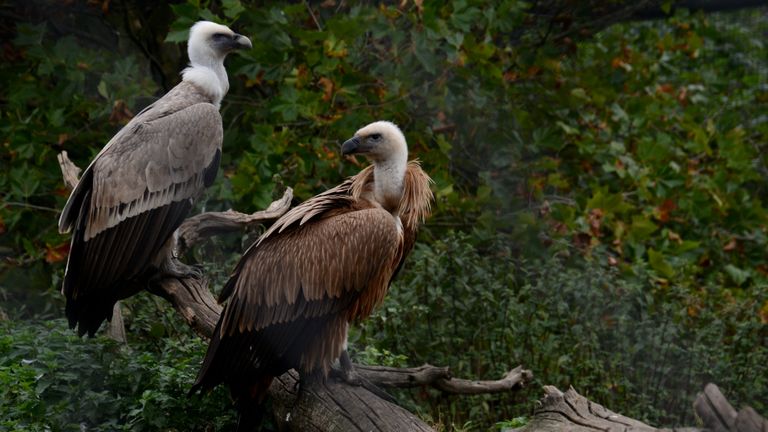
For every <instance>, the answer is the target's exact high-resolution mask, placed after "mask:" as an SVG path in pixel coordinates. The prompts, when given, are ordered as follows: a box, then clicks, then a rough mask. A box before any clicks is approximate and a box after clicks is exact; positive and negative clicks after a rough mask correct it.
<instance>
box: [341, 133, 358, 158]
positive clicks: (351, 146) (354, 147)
mask: <svg viewBox="0 0 768 432" xmlns="http://www.w3.org/2000/svg"><path fill="white" fill-rule="evenodd" d="M359 149H360V138H358V137H352V138H350V139H348V140H346V141H344V144H342V145H341V154H342V155H344V156H346V155H350V154H354V153H357V151H358V150H359Z"/></svg>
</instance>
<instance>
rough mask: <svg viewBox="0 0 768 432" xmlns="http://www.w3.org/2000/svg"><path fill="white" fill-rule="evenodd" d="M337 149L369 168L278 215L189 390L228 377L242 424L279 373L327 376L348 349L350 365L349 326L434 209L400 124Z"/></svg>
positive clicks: (382, 126)
mask: <svg viewBox="0 0 768 432" xmlns="http://www.w3.org/2000/svg"><path fill="white" fill-rule="evenodd" d="M341 150H342V154H344V155H349V154H361V155H365V156H366V157H367V158H368V159H370V160H371V162H372V163H373V164H372V166H369V167H367V168H365V169H364V170H363V171H361V172H360V173H358V174H357V175H355V176H354V177H351V178H349V179H347V180H346V181H345V182H343V183H342V184H341V185H339V186H336V187H334V188H332V189H330V190H328V191H326V192H323V193H321V194H320V195H317V196H315V197H313V198H311V199H309V200H307V201H305V202H304V203H302V204H300V205H299V206H297V207H295V208H294V209H292V210H291V211H289V212H288V213H286V214H285V215H284V216H283V217H281V218H280V219H278V220H277V221H276V222H275V223H274V224H273V225H272V226H271V227H270V228H269V230H267V231H266V232H265V233H264V234H263V235H262V236H261V237H260V238H259V239H258V240H257V241H256V242H255V243H254V244H253V245H252V246H251V247H250V248H249V249H248V250H247V251H246V252H245V254H244V255H243V257H242V258H241V260H240V262H239V263H238V264H237V266H236V267H235V270H234V272H233V274H232V276H231V277H230V279H229V281H228V282H227V284H226V285H225V286H224V288H223V289H222V291H221V294H220V297H219V301H220V302H223V301H225V300H228V302H227V304H226V306H225V307H224V310H223V312H222V314H221V317H220V318H219V321H218V323H217V325H216V329H215V331H214V334H213V337H212V339H211V343H210V345H209V346H208V352H207V353H206V356H205V359H204V361H203V365H202V368H201V370H200V372H199V374H198V376H197V380H196V382H195V384H194V386H193V387H192V390H191V392H195V391H198V390H202V391H206V390H209V389H212V388H213V387H215V386H216V385H218V384H220V383H226V384H227V385H228V386H229V388H230V391H231V394H232V397H233V399H235V401H236V404H237V406H238V409H239V410H240V412H241V417H240V423H239V424H240V428H239V430H245V429H247V428H248V427H252V425H250V426H246V425H245V424H247V423H251V421H249V420H244V418H245V417H246V416H248V415H249V413H248V411H253V410H257V411H258V409H257V408H254V406H258V405H259V404H260V403H261V402H262V401H263V399H264V397H265V396H266V392H267V389H268V388H269V385H270V383H271V381H272V379H273V377H275V376H278V375H280V374H282V373H284V372H285V371H287V370H288V369H292V368H294V369H297V370H298V371H299V372H300V374H301V376H302V379H305V378H306V377H310V376H311V377H325V376H327V374H328V372H329V370H330V368H331V365H332V363H333V362H334V360H335V359H337V358H340V355H342V352H343V356H342V357H341V358H340V360H341V362H342V367H345V368H346V370H347V371H349V368H350V367H351V363H350V362H349V358H348V356H347V355H346V351H345V349H346V342H347V329H348V323H350V322H353V321H359V320H362V319H364V318H366V317H368V316H369V315H370V314H371V312H372V311H373V309H374V308H375V307H376V306H377V305H378V304H379V303H380V302H381V301H382V299H383V298H384V295H385V294H386V292H387V288H388V287H389V284H390V281H391V280H392V278H393V277H394V276H395V274H396V273H397V271H398V270H399V268H400V266H401V265H402V263H403V260H404V259H405V257H406V256H407V255H408V253H409V252H410V251H411V249H412V248H413V244H414V241H415V239H416V234H417V229H418V226H419V224H420V223H421V222H422V221H423V220H424V219H425V218H426V217H427V215H428V214H429V212H430V205H431V202H432V192H431V191H430V189H429V183H430V178H429V176H427V174H426V173H425V172H424V171H422V169H421V167H420V166H419V164H418V162H415V161H412V162H408V148H407V145H406V142H405V137H404V136H403V133H402V132H401V131H400V129H399V128H398V127H397V126H395V125H394V124H392V123H390V122H386V121H379V122H375V123H372V124H369V125H368V126H366V127H364V128H362V129H360V130H359V131H357V133H355V135H354V137H353V138H351V139H350V140H348V141H346V142H345V143H344V144H343V146H342V149H341Z"/></svg>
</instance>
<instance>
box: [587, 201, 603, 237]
mask: <svg viewBox="0 0 768 432" xmlns="http://www.w3.org/2000/svg"><path fill="white" fill-rule="evenodd" d="M603 216H604V213H603V210H602V209H599V208H596V209H592V210H590V211H589V216H588V217H587V219H588V221H589V232H590V233H591V234H592V236H593V237H600V236H601V235H602V233H601V232H600V228H601V227H602V225H603Z"/></svg>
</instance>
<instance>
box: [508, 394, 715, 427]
mask: <svg viewBox="0 0 768 432" xmlns="http://www.w3.org/2000/svg"><path fill="white" fill-rule="evenodd" d="M508 431H509V432H512V431H514V432H549V431H552V432H554V431H557V432H560V431H570V432H594V431H605V432H655V431H659V432H662V431H664V432H703V429H696V428H678V429H657V428H655V427H653V426H649V425H647V424H645V423H643V422H640V421H637V420H634V419H631V418H629V417H625V416H623V415H621V414H617V413H615V412H613V411H611V410H609V409H607V408H605V407H604V406H602V405H600V404H598V403H595V402H592V401H590V400H588V399H587V398H585V397H584V396H582V395H580V394H578V393H577V392H576V390H574V389H573V388H570V389H568V391H566V392H565V393H563V392H561V391H560V390H558V389H557V388H555V387H552V386H544V399H542V400H541V405H540V406H539V407H538V408H536V410H535V411H534V415H533V418H532V419H531V421H530V422H528V424H527V425H525V426H524V427H522V428H519V429H514V430H512V429H509V430H508Z"/></svg>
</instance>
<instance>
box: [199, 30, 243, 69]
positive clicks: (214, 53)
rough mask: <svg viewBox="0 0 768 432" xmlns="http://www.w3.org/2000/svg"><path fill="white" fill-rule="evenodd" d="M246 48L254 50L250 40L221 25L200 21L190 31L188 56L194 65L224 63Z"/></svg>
mask: <svg viewBox="0 0 768 432" xmlns="http://www.w3.org/2000/svg"><path fill="white" fill-rule="evenodd" d="M246 48H247V49H250V48H253V45H252V44H251V40H250V39H248V38H247V37H245V36H243V35H241V34H237V33H235V32H233V31H232V30H230V28H229V27H227V26H224V25H221V24H216V23H214V22H210V21H198V22H197V23H195V25H193V26H192V28H191V29H190V30H189V41H188V43H187V54H189V61H190V62H192V64H193V65H194V64H200V65H205V64H210V63H212V62H213V61H223V60H224V57H226V56H227V54H229V53H231V52H232V51H235V50H238V49H246Z"/></svg>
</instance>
